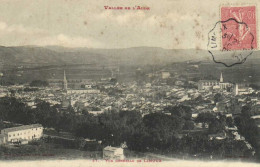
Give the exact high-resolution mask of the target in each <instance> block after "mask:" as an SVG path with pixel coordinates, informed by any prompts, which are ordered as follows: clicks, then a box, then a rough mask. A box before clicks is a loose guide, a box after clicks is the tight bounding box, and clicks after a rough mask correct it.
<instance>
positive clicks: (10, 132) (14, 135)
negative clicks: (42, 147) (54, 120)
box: [1, 124, 43, 143]
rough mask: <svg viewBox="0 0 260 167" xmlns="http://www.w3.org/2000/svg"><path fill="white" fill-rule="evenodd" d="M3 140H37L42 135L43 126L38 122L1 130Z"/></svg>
mask: <svg viewBox="0 0 260 167" xmlns="http://www.w3.org/2000/svg"><path fill="white" fill-rule="evenodd" d="M1 135H3V136H4V137H5V142H10V143H12V142H18V141H22V140H27V141H31V140H37V139H40V138H41V137H42V135H43V126H42V125H40V124H32V125H23V126H18V127H13V128H6V129H3V130H1Z"/></svg>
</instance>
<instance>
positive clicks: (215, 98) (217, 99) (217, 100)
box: [214, 93, 223, 103]
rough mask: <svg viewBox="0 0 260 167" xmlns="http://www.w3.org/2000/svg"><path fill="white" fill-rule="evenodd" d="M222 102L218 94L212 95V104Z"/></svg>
mask: <svg viewBox="0 0 260 167" xmlns="http://www.w3.org/2000/svg"><path fill="white" fill-rule="evenodd" d="M222 100H223V97H222V95H221V94H220V93H217V94H215V95H214V102H215V103H217V102H220V101H222Z"/></svg>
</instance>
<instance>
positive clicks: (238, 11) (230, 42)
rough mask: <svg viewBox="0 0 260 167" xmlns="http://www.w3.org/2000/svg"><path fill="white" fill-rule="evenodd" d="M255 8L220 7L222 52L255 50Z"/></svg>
mask: <svg viewBox="0 0 260 167" xmlns="http://www.w3.org/2000/svg"><path fill="white" fill-rule="evenodd" d="M256 20H257V19H256V7H255V6H242V7H221V24H222V25H221V29H222V34H221V35H222V41H221V43H222V45H221V46H222V50H223V51H224V50H226V51H232V50H253V49H256V48H257V29H256V28H257V24H256Z"/></svg>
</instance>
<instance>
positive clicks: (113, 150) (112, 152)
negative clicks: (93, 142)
mask: <svg viewBox="0 0 260 167" xmlns="http://www.w3.org/2000/svg"><path fill="white" fill-rule="evenodd" d="M103 159H124V150H123V149H122V148H121V147H111V146H107V147H105V148H104V149H103Z"/></svg>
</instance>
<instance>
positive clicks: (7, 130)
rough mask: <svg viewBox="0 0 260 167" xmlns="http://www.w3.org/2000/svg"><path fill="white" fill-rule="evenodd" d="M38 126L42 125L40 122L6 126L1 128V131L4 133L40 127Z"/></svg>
mask: <svg viewBox="0 0 260 167" xmlns="http://www.w3.org/2000/svg"><path fill="white" fill-rule="evenodd" d="M40 127H42V125H41V124H32V125H23V126H17V127H13V128H6V129H3V130H2V131H4V133H6V132H15V131H19V130H26V129H32V128H40Z"/></svg>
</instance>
